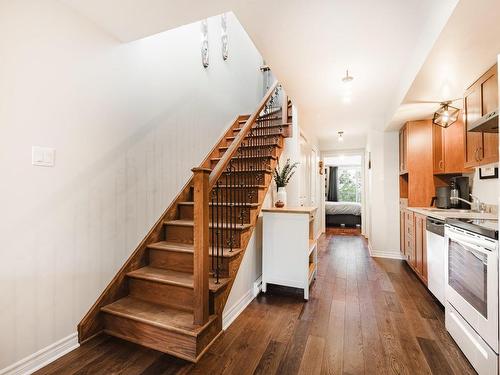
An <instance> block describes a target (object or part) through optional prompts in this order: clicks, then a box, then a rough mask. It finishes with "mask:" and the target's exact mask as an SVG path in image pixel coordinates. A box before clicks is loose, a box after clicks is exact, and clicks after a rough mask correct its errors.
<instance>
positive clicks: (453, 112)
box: [432, 101, 460, 128]
mask: <svg viewBox="0 0 500 375" xmlns="http://www.w3.org/2000/svg"><path fill="white" fill-rule="evenodd" d="M450 104H451V101H448V102H443V103H441V106H440V107H439V109H438V110H437V111H436V112H434V116H433V118H432V123H433V124H436V125H438V126H441V127H442V128H447V127H449V126H451V125H453V124H454V123H455V122H456V121H457V120H458V112H460V109H458V108H455V107H452V106H451V105H450Z"/></svg>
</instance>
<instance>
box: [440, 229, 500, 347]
mask: <svg viewBox="0 0 500 375" xmlns="http://www.w3.org/2000/svg"><path fill="white" fill-rule="evenodd" d="M445 233H446V239H445V240H446V244H447V252H446V280H447V285H446V300H447V301H448V302H449V303H450V304H451V305H452V306H453V307H454V308H455V309H456V310H457V311H458V313H459V314H460V315H461V316H462V317H463V318H464V319H465V321H467V323H469V324H470V325H471V327H472V328H473V329H474V330H475V331H476V332H477V333H478V334H479V335H480V336H481V337H482V338H483V340H485V341H486V342H487V343H488V345H489V346H490V347H491V348H492V349H493V350H494V351H495V352H496V353H498V265H497V262H498V249H497V246H496V241H493V240H489V239H487V238H484V237H482V236H478V235H476V234H474V233H470V232H467V231H463V230H461V229H458V228H454V227H448V226H447V227H446V232H445Z"/></svg>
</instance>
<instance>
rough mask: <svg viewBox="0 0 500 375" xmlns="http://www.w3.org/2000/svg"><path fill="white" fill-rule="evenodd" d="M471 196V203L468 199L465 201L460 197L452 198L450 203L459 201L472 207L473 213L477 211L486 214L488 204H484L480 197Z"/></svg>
mask: <svg viewBox="0 0 500 375" xmlns="http://www.w3.org/2000/svg"><path fill="white" fill-rule="evenodd" d="M469 195H470V197H471V198H472V200H471V201H468V200H467V199H463V198H460V197H450V201H451V202H452V203H457V202H458V201H461V202H465V203H467V204H468V205H469V206H470V208H471V210H472V211H477V212H481V213H484V212H486V204H485V203H484V202H481V200H480V199H479V198H478V197H476V196H474V195H472V194H469Z"/></svg>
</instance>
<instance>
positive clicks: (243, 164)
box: [210, 152, 272, 170]
mask: <svg viewBox="0 0 500 375" xmlns="http://www.w3.org/2000/svg"><path fill="white" fill-rule="evenodd" d="M265 154H269V153H268V152H261V153H260V154H259V156H260V155H265ZM271 162H272V160H271V159H266V158H262V159H243V160H241V159H233V163H232V166H233V168H234V169H236V170H248V169H250V168H252V169H269V168H270V167H271ZM217 164H218V160H212V161H211V162H210V168H212V169H214V168H215V166H216V165H217Z"/></svg>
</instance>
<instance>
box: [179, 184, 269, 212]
mask: <svg viewBox="0 0 500 375" xmlns="http://www.w3.org/2000/svg"><path fill="white" fill-rule="evenodd" d="M219 187H220V185H219ZM179 205H182V206H192V205H194V202H179ZM209 205H210V206H227V207H230V206H233V207H255V208H257V207H259V204H258V203H247V202H235V203H234V204H232V205H231V204H229V203H228V202H219V203H212V202H209Z"/></svg>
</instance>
